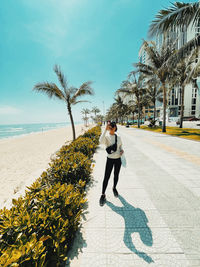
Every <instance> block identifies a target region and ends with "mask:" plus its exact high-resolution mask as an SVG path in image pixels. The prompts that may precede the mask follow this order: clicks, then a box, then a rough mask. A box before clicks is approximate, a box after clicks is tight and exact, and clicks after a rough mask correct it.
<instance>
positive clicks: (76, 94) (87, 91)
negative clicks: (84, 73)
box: [33, 65, 93, 140]
mask: <svg viewBox="0 0 200 267" xmlns="http://www.w3.org/2000/svg"><path fill="white" fill-rule="evenodd" d="M54 71H55V73H56V75H57V77H58V80H59V82H60V85H61V89H60V88H58V86H57V85H56V84H55V83H49V82H43V83H37V84H36V85H35V86H34V87H33V90H35V91H37V92H44V93H46V94H47V95H48V97H50V98H52V97H56V98H58V99H60V100H62V101H64V102H65V104H66V106H67V110H68V114H69V117H70V121H71V125H72V132H73V140H75V139H76V133H75V126H74V120H73V116H72V106H73V105H76V104H78V103H81V102H88V101H86V100H79V98H80V97H81V96H84V95H93V89H92V88H91V84H92V82H91V81H88V82H84V83H83V84H82V85H81V86H80V87H79V88H76V87H73V86H71V87H69V86H68V82H67V80H66V78H65V76H64V74H63V73H62V72H61V69H60V67H59V66H57V65H55V66H54Z"/></svg>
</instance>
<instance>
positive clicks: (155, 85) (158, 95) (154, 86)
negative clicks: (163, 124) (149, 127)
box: [145, 75, 162, 122]
mask: <svg viewBox="0 0 200 267" xmlns="http://www.w3.org/2000/svg"><path fill="white" fill-rule="evenodd" d="M145 84H146V89H147V95H148V97H149V99H150V101H151V103H152V104H153V107H154V112H153V120H154V122H155V119H156V101H157V100H159V101H161V100H162V88H161V87H160V82H159V80H158V78H157V77H156V76H155V75H154V76H152V77H151V78H150V79H148V80H147V81H146V83H145Z"/></svg>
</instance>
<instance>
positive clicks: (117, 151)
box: [99, 121, 124, 206]
mask: <svg viewBox="0 0 200 267" xmlns="http://www.w3.org/2000/svg"><path fill="white" fill-rule="evenodd" d="M107 131H109V135H106V132H107ZM116 131H117V125H116V123H115V122H110V121H108V122H107V125H106V128H105V130H104V132H103V133H102V135H101V137H100V143H101V144H104V145H105V146H106V152H107V161H106V168H105V174H104V180H103V187H102V195H101V198H100V200H99V203H100V205H101V206H103V205H104V204H105V202H106V195H105V192H106V188H107V185H108V181H109V179H110V175H111V172H112V169H113V167H114V185H113V193H114V196H115V197H118V192H117V189H116V186H117V183H118V180H119V172H120V168H121V155H122V154H123V153H124V151H123V149H122V141H121V138H120V136H118V135H117V134H116V133H115V132H116Z"/></svg>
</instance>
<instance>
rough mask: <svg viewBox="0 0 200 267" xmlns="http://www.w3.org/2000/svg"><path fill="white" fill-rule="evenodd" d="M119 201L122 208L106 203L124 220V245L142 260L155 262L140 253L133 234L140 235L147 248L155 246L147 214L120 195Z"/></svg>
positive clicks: (143, 253)
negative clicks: (133, 239)
mask: <svg viewBox="0 0 200 267" xmlns="http://www.w3.org/2000/svg"><path fill="white" fill-rule="evenodd" d="M119 200H120V201H121V203H122V204H123V206H122V207H119V206H115V205H114V204H113V203H111V202H109V201H106V204H107V205H108V207H110V208H111V209H112V210H113V211H114V212H116V213H117V214H119V215H121V216H122V217H123V219H124V223H125V229H124V238H123V241H124V244H125V245H126V247H127V248H128V249H130V250H131V251H132V252H134V253H135V254H136V255H138V256H139V257H140V258H142V259H144V260H145V261H146V262H148V263H151V262H154V261H153V260H152V258H151V257H150V256H148V255H147V254H146V253H145V252H142V251H139V250H138V249H136V247H135V246H134V244H133V241H132V237H131V234H132V233H139V235H140V239H141V241H142V242H143V244H145V245H146V246H149V247H150V246H152V245H153V238H152V232H151V229H150V228H149V227H148V225H147V223H148V219H147V217H146V214H145V212H144V211H143V210H142V209H139V208H135V207H133V206H132V205H130V204H129V203H128V202H127V201H126V200H125V199H124V198H123V197H122V196H121V195H119Z"/></svg>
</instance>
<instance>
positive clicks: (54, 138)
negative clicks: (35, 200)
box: [0, 125, 88, 209]
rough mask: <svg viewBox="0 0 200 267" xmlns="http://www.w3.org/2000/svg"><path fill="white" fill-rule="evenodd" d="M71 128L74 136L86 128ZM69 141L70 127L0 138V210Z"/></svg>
mask: <svg viewBox="0 0 200 267" xmlns="http://www.w3.org/2000/svg"><path fill="white" fill-rule="evenodd" d="M75 127H76V136H78V135H80V134H83V133H84V132H85V130H86V128H85V127H84V126H83V125H76V126H75ZM87 129H88V128H87ZM71 140H72V129H71V126H67V127H66V128H60V129H55V130H49V131H46V132H39V133H31V134H28V135H26V136H20V137H16V138H15V137H14V138H9V139H2V140H0V155H1V157H0V183H1V186H0V209H1V208H3V207H7V208H9V207H10V206H11V204H12V199H13V198H18V197H19V196H20V195H23V194H24V193H25V189H26V186H30V185H31V184H32V183H33V182H34V181H35V180H36V179H37V178H38V177H39V176H40V175H41V173H42V172H43V171H44V170H46V169H47V168H48V163H49V162H50V158H51V156H53V155H54V154H55V152H56V151H58V150H59V149H60V148H61V147H62V146H63V145H64V144H65V142H67V141H71Z"/></svg>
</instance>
